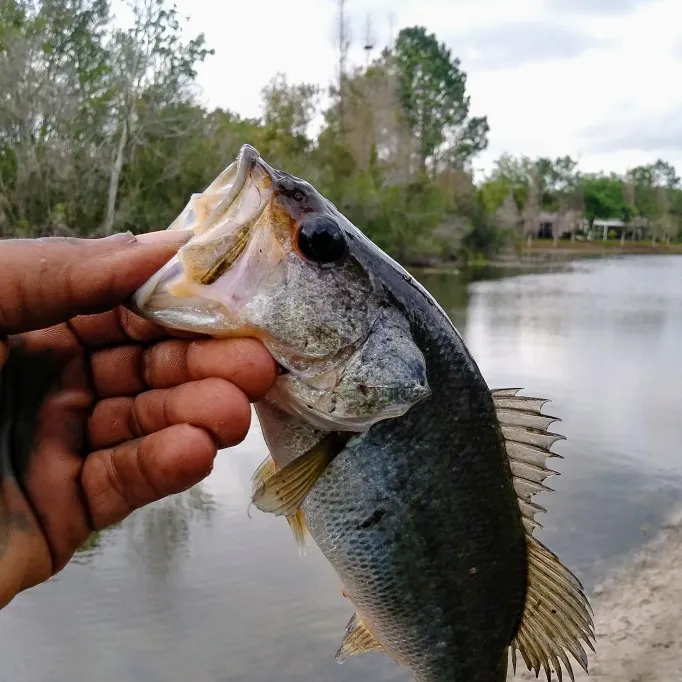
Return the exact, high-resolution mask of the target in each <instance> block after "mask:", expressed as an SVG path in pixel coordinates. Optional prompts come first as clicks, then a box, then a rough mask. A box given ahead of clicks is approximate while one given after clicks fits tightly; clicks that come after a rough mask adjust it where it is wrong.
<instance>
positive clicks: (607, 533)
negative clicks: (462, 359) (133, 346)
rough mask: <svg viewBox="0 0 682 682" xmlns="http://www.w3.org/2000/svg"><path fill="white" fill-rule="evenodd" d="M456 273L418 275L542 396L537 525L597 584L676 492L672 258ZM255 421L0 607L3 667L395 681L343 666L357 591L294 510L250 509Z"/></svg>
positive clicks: (389, 675) (680, 487)
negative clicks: (547, 434)
mask: <svg viewBox="0 0 682 682" xmlns="http://www.w3.org/2000/svg"><path fill="white" fill-rule="evenodd" d="M509 274H510V271H506V270H498V271H495V272H494V273H492V275H491V273H487V272H481V273H479V274H478V276H477V281H472V282H470V284H469V286H468V287H467V286H466V284H465V283H463V282H462V281H461V279H458V278H455V277H452V276H425V277H423V278H422V281H423V283H424V284H425V285H426V286H427V287H428V288H429V289H430V290H431V291H432V292H433V293H434V295H435V296H436V297H437V298H438V299H439V301H440V302H441V304H442V305H443V306H444V307H445V308H446V310H447V311H448V313H449V314H450V315H451V316H452V318H453V320H454V321H455V323H456V324H457V326H458V328H459V329H460V332H461V333H462V335H463V336H464V338H465V340H466V341H467V343H468V344H469V346H470V348H471V349H472V351H473V353H474V355H475V357H476V359H477V361H478V363H479V365H480V368H481V370H482V372H483V374H484V376H485V377H486V379H487V381H488V383H489V384H490V386H491V387H524V388H526V389H527V391H528V392H529V393H530V394H534V395H538V396H542V397H549V398H551V399H552V401H553V402H552V403H551V404H549V405H548V406H546V408H545V411H546V412H548V413H551V414H554V415H555V416H559V417H561V418H562V419H563V422H562V423H561V424H558V425H555V430H557V431H559V432H561V433H563V434H565V435H566V436H567V437H568V440H567V441H564V442H560V443H558V444H557V445H555V447H554V450H555V451H557V452H559V453H561V454H562V455H564V456H565V459H563V460H558V459H556V460H553V462H554V463H555V464H556V467H557V468H558V469H559V470H560V471H561V474H562V475H561V476H558V477H553V478H552V479H550V480H549V481H548V483H549V484H550V485H551V486H552V487H553V488H555V490H556V492H554V493H551V494H546V495H544V496H538V498H537V500H538V502H539V503H540V504H544V505H545V506H546V507H548V508H549V514H543V515H541V518H540V519H539V520H540V521H541V522H542V523H543V524H544V526H545V529H544V531H542V532H541V533H540V537H541V539H543V540H544V541H546V542H547V543H548V544H549V546H550V547H551V548H552V549H553V550H554V551H556V552H558V553H559V555H560V556H561V558H562V559H563V560H564V561H565V562H566V563H568V565H570V566H571V568H573V569H574V570H576V572H577V573H578V574H579V576H580V577H581V578H582V579H583V580H584V582H585V583H586V585H587V586H588V588H589V587H590V586H593V585H594V583H595V581H597V580H598V579H599V578H600V577H601V576H602V575H604V572H605V571H606V570H607V569H608V567H609V566H611V565H613V564H614V563H616V562H617V561H618V560H619V559H621V558H622V557H623V556H624V555H626V554H627V552H629V551H631V550H632V549H634V548H637V547H638V546H640V545H641V544H642V542H643V541H644V540H646V538H647V537H649V536H650V535H651V534H652V533H654V532H655V531H656V529H657V527H658V525H659V524H660V522H661V519H662V518H663V516H664V515H665V514H666V513H667V512H668V511H669V510H671V509H672V508H673V507H674V506H676V505H678V504H680V503H682V455H681V448H680V439H681V437H682V410H681V409H680V408H679V407H677V404H678V403H677V400H678V393H679V389H680V387H681V386H682V363H680V362H679V356H680V353H681V352H682V257H676V256H671V257H661V256H652V257H647V256H637V257H628V258H624V259H608V260H599V261H595V260H590V261H583V262H579V263H575V264H573V265H571V266H569V267H568V268H566V269H562V270H560V271H554V272H543V273H541V274H527V275H522V276H514V277H509V276H508V275H509ZM264 455H265V452H264V450H263V446H262V442H261V437H260V433H259V431H258V428H257V426H254V428H253V429H252V430H251V432H250V433H249V436H248V438H247V440H246V442H245V443H244V444H242V445H241V446H240V447H238V448H236V449H235V450H233V451H230V452H224V453H222V454H221V456H220V457H219V460H218V462H217V464H216V467H215V469H214V472H213V474H212V476H211V479H210V480H209V481H208V482H206V483H205V484H203V485H202V486H200V487H198V488H196V489H194V490H193V491H191V493H188V494H185V495H182V496H178V497H176V498H173V499H172V500H167V501H164V502H162V503H159V504H157V505H154V506H153V507H150V508H148V509H146V510H144V511H141V512H138V513H137V514H135V515H134V516H133V517H132V518H131V519H129V520H128V521H127V522H125V523H124V524H122V525H121V526H120V527H118V528H115V529H113V530H111V531H109V532H107V533H105V534H103V535H102V536H101V537H100V538H98V541H97V543H96V544H95V545H94V546H93V547H91V548H90V549H89V550H88V551H87V552H84V553H82V554H80V555H78V557H77V559H76V560H75V561H74V562H73V563H72V564H71V565H70V566H69V567H67V569H66V570H64V571H63V572H62V573H61V574H60V575H59V576H57V577H56V578H54V579H53V580H51V581H50V582H49V583H47V584H46V585H43V586H41V587H40V588H38V589H35V590H33V591H30V592H28V593H26V594H24V595H22V596H21V597H20V598H18V599H17V600H16V601H15V602H14V603H13V604H11V605H10V606H9V607H8V608H7V609H5V610H4V611H3V612H2V614H1V615H0V642H2V645H1V651H2V664H1V665H0V681H1V682H5V681H7V682H9V681H12V682H15V681H18V680H30V681H31V682H57V681H59V682H64V681H66V680H74V681H80V680H87V681H88V682H121V681H122V680H125V681H126V682H127V681H131V682H133V681H134V682H186V680H193V681H195V682H272V681H273V680H277V682H302V681H308V680H324V681H326V682H355V681H357V680H372V681H373V682H406V681H407V680H409V677H408V676H406V675H405V673H404V672H402V671H400V670H399V669H398V668H397V667H396V666H395V665H394V664H393V663H392V662H391V661H390V659H388V657H385V656H382V655H380V654H366V655H364V656H362V657H358V658H354V659H351V660H349V661H348V662H347V663H346V664H345V665H343V666H339V665H337V664H336V663H335V662H334V658H333V655H334V652H335V651H336V649H337V647H338V646H339V644H340V642H341V637H342V635H343V632H344V628H345V625H346V622H347V621H348V618H349V617H350V616H351V614H352V610H351V607H350V606H349V604H348V603H347V602H346V601H345V600H344V599H343V597H342V596H341V593H340V586H339V583H338V580H337V579H336V577H335V575H334V573H333V571H332V569H331V568H330V567H329V566H328V565H327V564H326V563H325V561H324V560H323V559H322V558H321V556H320V555H319V553H318V552H317V551H316V550H314V549H312V550H309V553H308V556H307V557H305V558H303V559H299V558H298V556H297V553H296V548H295V545H294V543H293V541H292V539H291V537H290V534H289V530H288V526H287V525H286V523H285V522H283V521H281V520H279V519H274V518H271V517H268V516H265V515H263V514H261V513H259V512H258V511H257V510H253V512H252V518H251V519H249V517H248V516H247V513H246V510H247V507H248V491H249V478H250V475H251V472H252V471H253V469H254V468H255V467H256V465H257V464H258V463H260V461H261V460H262V459H263V457H264Z"/></svg>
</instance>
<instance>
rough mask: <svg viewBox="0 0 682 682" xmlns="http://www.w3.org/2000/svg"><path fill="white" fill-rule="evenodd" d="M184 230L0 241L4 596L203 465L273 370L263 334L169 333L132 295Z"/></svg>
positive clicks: (234, 429) (243, 427) (59, 564)
mask: <svg viewBox="0 0 682 682" xmlns="http://www.w3.org/2000/svg"><path fill="white" fill-rule="evenodd" d="M186 239H187V235H186V234H183V233H173V232H172V231H163V232H158V233H153V234H151V235H144V236H139V237H137V238H135V237H133V236H132V235H130V234H121V235H115V236H113V237H108V238H106V239H92V240H90V239H88V240H78V239H61V238H48V239H39V240H32V239H31V240H8V241H0V333H1V334H2V336H1V337H0V367H2V370H1V373H0V608H2V607H3V606H5V605H6V604H7V603H9V602H10V601H11V600H12V599H13V598H14V596H15V595H16V594H18V593H19V592H21V591H22V590H25V589H27V588H29V587H32V586H34V585H37V584H39V583H41V582H43V581H45V580H47V579H48V578H49V577H51V576H52V575H54V574H55V573H57V572H58V571H60V570H61V569H62V568H64V566H65V565H66V564H67V563H68V562H69V561H70V559H71V558H72V556H73V554H74V553H75V551H76V550H77V549H78V548H79V547H80V546H81V545H82V544H83V543H84V542H85V540H87V538H88V537H89V535H90V533H91V532H92V531H93V530H99V529H102V528H105V527H106V526H109V525H111V524H114V523H116V522H118V521H121V520H122V519H124V518H125V517H126V516H128V515H129V514H130V513H131V512H132V511H133V510H135V509H137V508H139V507H141V506H143V505H145V504H148V503H150V502H153V501H155V500H158V499H160V498H162V497H165V496H167V495H170V494H174V493H178V492H180V491H183V490H185V489H187V488H189V487H191V486H192V485H194V484H196V483H197V482H199V481H200V480H201V479H203V478H204V477H205V476H207V475H208V473H209V472H210V471H211V468H212V463H213V459H214V457H215V455H216V452H217V449H218V448H222V447H228V446H231V445H235V444H237V443H238V442H240V441H241V440H243V438H244V437H245V435H246V433H247V430H248V428H249V424H250V419H251V410H250V405H249V401H253V400H257V399H259V398H260V397H262V396H263V395H264V394H265V393H266V392H267V391H268V389H269V388H270V386H271V385H272V383H273V382H274V380H275V375H276V365H275V362H274V360H273V359H272V358H271V356H270V355H269V353H268V352H267V351H266V350H265V348H264V347H263V346H262V345H261V344H260V343H259V342H258V341H256V340H254V339H230V340H217V339H207V338H196V337H195V338H187V337H186V336H183V337H178V336H170V335H169V334H168V333H167V332H165V331H164V330H162V329H161V328H159V327H157V326H155V325H153V324H151V323H149V322H147V321H145V320H142V319H140V318H139V317H137V316H135V315H133V314H132V313H131V312H130V311H129V310H127V309H126V308H124V307H122V305H121V304H123V303H124V302H125V301H126V300H127V299H128V298H129V296H130V295H131V294H132V293H133V292H134V291H135V290H136V289H137V288H138V287H139V286H141V285H142V284H143V283H144V282H145V281H146V280H147V279H148V278H149V277H150V276H151V275H152V274H153V273H154V272H155V271H156V270H158V269H159V268H160V267H161V266H162V265H164V264H165V263H166V262H167V261H168V260H169V259H170V258H171V257H172V256H173V255H174V254H175V253H176V251H177V249H178V248H179V247H180V246H181V245H182V243H184V241H185V240H186Z"/></svg>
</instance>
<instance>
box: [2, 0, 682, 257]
mask: <svg viewBox="0 0 682 682" xmlns="http://www.w3.org/2000/svg"><path fill="white" fill-rule="evenodd" d="M128 1H129V4H130V5H131V8H132V10H133V12H132V19H133V21H132V24H131V26H130V27H129V28H127V29H125V30H123V29H121V28H117V27H115V26H114V24H113V21H112V18H111V14H110V4H109V0H3V1H0V91H1V92H3V98H2V100H1V101H2V106H0V233H1V234H2V235H3V236H10V235H19V236H30V235H43V234H77V235H95V234H101V233H103V232H108V231H111V230H126V229H129V230H132V231H133V232H137V233H139V232H144V231H148V230H157V229H163V228H165V227H166V226H167V225H168V224H169V223H170V222H172V220H173V219H174V218H175V217H176V216H177V215H178V213H179V212H180V211H181V210H182V208H183V207H184V205H185V204H186V202H187V200H188V199H189V197H190V195H191V194H192V193H194V192H198V191H201V190H203V189H204V188H205V187H206V186H207V185H208V184H209V183H210V182H211V181H212V180H213V179H214V178H215V177H216V175H218V173H219V172H220V171H221V170H222V169H223V168H225V166H226V165H227V164H228V163H229V162H230V161H231V160H232V159H233V158H234V156H235V154H236V153H237V151H238V150H239V148H240V146H241V145H242V144H244V143H246V142H248V143H251V144H253V145H254V146H255V147H256V148H257V149H259V151H260V152H261V153H262V154H263V155H264V157H265V158H267V160H268V161H269V162H270V163H272V164H273V165H275V166H277V167H280V168H283V169H285V170H287V171H289V172H291V173H294V174H296V175H299V176H300V177H304V178H306V179H307V180H309V181H310V182H312V183H313V184H314V185H315V186H316V187H317V188H318V189H319V190H320V191H321V192H322V193H323V194H324V195H325V196H326V197H327V198H329V199H330V200H331V201H333V202H334V203H335V204H336V205H337V206H338V207H339V209H340V210H341V211H342V212H343V213H344V214H346V215H347V216H348V218H349V219H350V220H352V221H353V222H354V223H355V224H356V225H357V226H358V227H359V228H360V229H362V230H363V231H365V232H366V233H367V234H368V235H369V236H370V237H371V238H372V239H373V240H374V241H375V242H376V243H377V244H378V245H379V246H380V247H381V248H383V249H384V250H386V251H387V252H388V253H390V254H391V255H393V256H394V257H396V258H397V259H398V260H400V261H402V262H405V263H413V264H414V263H423V264H430V263H438V262H442V261H462V260H476V259H480V258H484V257H485V258H490V257H494V255H495V254H496V253H498V252H499V251H500V250H501V249H505V248H509V246H510V245H514V244H518V243H519V242H520V241H521V239H522V237H523V236H524V235H525V234H526V231H527V228H528V225H529V224H530V226H531V227H532V219H533V215H530V217H529V213H530V214H537V213H539V211H540V210H545V211H562V210H566V209H567V208H570V209H571V210H573V211H582V215H584V216H585V217H586V218H588V220H593V219H595V218H611V217H619V218H622V219H624V220H630V219H635V218H636V219H639V220H644V223H642V224H645V225H647V226H648V227H646V229H647V230H649V233H648V236H651V237H652V238H655V239H665V240H668V239H671V238H677V232H678V231H679V229H680V227H681V226H682V191H681V190H680V180H679V178H678V177H677V174H676V171H675V169H674V168H673V167H672V166H670V165H669V164H667V163H665V162H664V161H657V162H656V163H654V164H651V165H650V166H642V167H638V168H634V169H632V170H631V171H630V173H629V175H628V177H627V179H626V178H621V177H619V176H616V175H613V174H612V175H604V174H597V175H594V174H591V175H581V174H580V173H579V171H578V168H577V164H576V162H575V161H574V160H573V159H571V158H570V157H568V156H565V157H559V158H556V159H549V158H539V159H530V158H528V157H519V158H515V157H511V156H509V155H505V156H502V157H501V158H500V159H498V160H497V162H496V163H495V165H494V168H493V169H492V172H491V173H490V174H489V176H488V177H487V178H485V179H484V180H483V181H482V182H481V183H479V184H478V185H476V184H475V183H474V182H473V179H472V177H471V174H470V173H469V172H468V171H467V168H469V166H470V161H471V159H472V158H473V157H474V156H475V155H476V154H477V153H478V152H479V151H481V150H483V149H485V148H486V146H487V135H488V130H489V129H488V123H487V120H486V118H485V117H472V116H470V98H469V95H468V94H467V88H466V74H465V73H464V71H463V70H462V68H461V64H460V62H459V60H458V59H457V58H456V57H454V56H453V55H452V53H451V51H450V50H449V49H448V48H447V47H446V46H445V45H444V44H443V43H440V42H439V41H438V40H437V38H436V36H435V35H433V34H428V33H427V32H426V31H425V29H424V28H423V27H419V26H415V27H411V28H404V29H403V30H401V31H400V33H399V35H398V38H397V40H396V43H395V45H394V47H393V48H392V49H384V50H383V51H382V52H381V54H380V55H379V56H378V58H377V59H376V60H375V61H374V62H373V63H372V64H369V65H368V66H367V67H363V68H356V69H354V70H351V71H350V73H346V74H345V75H344V77H343V79H341V82H340V84H337V86H335V87H334V88H331V89H330V92H329V98H328V104H327V105H326V107H325V109H324V110H320V97H319V96H320V94H321V93H320V90H319V88H318V87H317V86H315V85H312V84H307V83H290V82H289V81H288V80H287V79H286V77H285V76H283V75H281V74H278V75H276V76H275V77H274V78H273V79H272V80H271V81H270V82H269V83H267V84H266V85H265V87H264V88H263V90H262V104H263V108H262V115H261V116H260V117H258V118H257V119H246V118H242V117H240V116H238V115H236V114H234V113H232V112H229V111H223V110H221V109H215V110H207V109H206V108H204V107H202V106H200V105H199V103H198V101H197V99H196V95H197V91H196V82H195V81H196V74H197V68H198V66H199V65H200V64H201V62H202V61H204V60H205V59H206V58H207V57H208V56H210V55H211V54H212V50H211V49H210V48H209V47H208V46H207V45H206V44H205V41H204V37H203V36H202V35H200V36H196V37H190V38H188V37H187V36H186V35H185V34H184V32H183V30H182V22H181V19H180V16H179V15H178V13H177V10H176V9H175V8H174V7H173V6H172V4H171V0H128ZM318 121H319V122H321V127H319V126H318V130H317V132H316V134H314V135H313V134H311V129H312V127H313V124H314V123H317V122H318ZM647 220H648V222H646V221H647ZM531 233H532V230H531V232H529V233H528V234H531Z"/></svg>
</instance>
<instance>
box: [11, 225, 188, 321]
mask: <svg viewBox="0 0 682 682" xmlns="http://www.w3.org/2000/svg"><path fill="white" fill-rule="evenodd" d="M189 236H191V234H187V233H183V232H177V233H175V234H173V233H172V232H168V231H162V232H157V233H151V234H149V235H140V236H139V237H135V236H134V235H132V234H118V235H114V236H112V237H106V238H102V239H74V238H70V237H65V238H62V237H47V238H44V239H8V240H5V241H3V242H2V243H1V244H0V291H2V292H3V298H2V301H0V330H2V332H3V333H5V334H15V333H19V332H23V331H29V330H31V329H40V328H44V327H49V326H51V325H54V324H57V323H59V322H64V321H66V320H67V319H69V318H71V317H74V316H76V315H82V314H92V313H98V312H101V311H105V310H109V309H111V308H114V307H115V306H117V305H120V304H122V303H124V301H125V300H127V299H128V297H129V296H130V295H131V294H132V293H133V292H134V291H135V290H136V289H137V288H138V287H140V286H141V285H142V284H144V282H145V281H146V280H147V279H148V278H149V277H151V276H152V274H153V273H154V272H156V271H157V270H158V269H159V268H160V267H162V266H163V265H164V264H165V263H166V262H167V261H169V260H170V259H171V258H172V257H173V256H174V255H175V253H176V252H177V250H178V249H179V248H180V247H181V246H182V244H183V243H185V242H186V241H187V239H188V238H189ZM17 301H19V302H21V305H17Z"/></svg>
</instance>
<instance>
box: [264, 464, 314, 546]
mask: <svg viewBox="0 0 682 682" xmlns="http://www.w3.org/2000/svg"><path fill="white" fill-rule="evenodd" d="M276 473H277V467H276V466H275V461H274V460H273V459H272V457H271V456H270V455H268V456H267V457H266V458H265V459H264V460H263V462H262V463H261V465H260V466H259V467H258V469H256V471H255V472H254V473H253V476H252V493H255V492H256V490H258V489H259V488H260V487H262V486H264V485H266V484H267V482H268V481H270V480H271V479H272V477H273V476H275V474H276ZM286 519H287V523H288V524H289V528H291V532H292V533H293V536H294V540H295V541H296V545H297V547H298V553H299V555H303V554H305V545H306V536H307V528H306V524H305V516H304V515H303V511H302V510H301V509H297V510H296V511H295V512H294V513H293V514H289V515H288V516H287V517H286Z"/></svg>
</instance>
